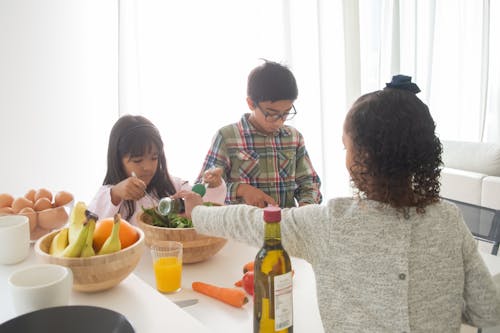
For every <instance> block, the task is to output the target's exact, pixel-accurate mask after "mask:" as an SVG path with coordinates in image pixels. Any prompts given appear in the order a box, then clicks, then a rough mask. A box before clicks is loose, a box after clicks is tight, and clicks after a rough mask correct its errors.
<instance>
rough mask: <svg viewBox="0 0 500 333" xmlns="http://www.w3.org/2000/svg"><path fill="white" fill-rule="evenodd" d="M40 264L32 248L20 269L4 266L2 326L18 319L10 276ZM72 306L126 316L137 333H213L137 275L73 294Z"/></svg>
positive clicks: (0, 277) (0, 288)
mask: <svg viewBox="0 0 500 333" xmlns="http://www.w3.org/2000/svg"><path fill="white" fill-rule="evenodd" d="M37 262H38V260H37V258H36V256H35V254H34V251H33V247H32V248H31V252H30V256H29V257H28V258H27V259H26V260H24V261H23V262H21V263H19V264H16V265H0V281H1V282H0V295H2V296H1V298H0V323H3V322H4V321H7V320H9V319H12V318H14V317H15V316H16V315H15V313H14V307H13V304H12V300H11V296H10V293H9V289H8V282H7V279H8V277H9V275H10V274H11V273H12V272H13V271H15V270H17V269H19V268H21V267H23V266H28V265H30V264H34V263H37ZM70 304H74V305H93V306H100V307H104V308H108V309H111V310H114V311H117V312H119V313H121V314H123V315H124V316H125V317H126V318H127V319H128V320H129V322H130V323H131V324H132V326H133V327H134V329H135V330H136V332H138V333H141V332H144V333H149V332H163V331H165V328H166V327H168V328H169V330H171V331H172V332H211V331H210V330H209V329H208V328H207V327H205V326H204V325H203V324H202V323H200V322H199V321H198V320H196V319H195V318H194V317H192V316H191V315H189V314H188V313H186V312H184V311H183V310H182V309H180V308H179V307H178V306H176V305H175V304H174V303H172V302H171V301H170V300H168V299H167V298H165V297H164V296H163V295H161V294H160V293H158V292H157V291H156V290H155V289H153V288H151V287H150V286H149V285H147V284H146V283H144V281H142V280H141V279H140V278H138V277H137V276H136V275H135V274H131V275H129V276H128V277H127V278H126V279H125V280H123V281H122V282H121V283H120V284H119V285H118V286H116V287H114V288H112V289H109V290H106V291H103V292H98V293H81V292H75V291H73V292H72V294H71V298H70Z"/></svg>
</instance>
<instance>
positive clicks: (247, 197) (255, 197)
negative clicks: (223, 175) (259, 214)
mask: <svg viewBox="0 0 500 333" xmlns="http://www.w3.org/2000/svg"><path fill="white" fill-rule="evenodd" d="M236 196H237V197H241V198H243V201H245V203H246V204H247V205H252V206H256V207H260V208H264V207H267V206H268V205H271V206H276V205H277V203H276V201H275V200H274V199H273V198H272V197H270V196H269V195H267V194H265V193H264V192H262V191H261V190H259V189H258V188H256V187H253V186H252V185H249V184H240V185H238V190H237V193H236Z"/></svg>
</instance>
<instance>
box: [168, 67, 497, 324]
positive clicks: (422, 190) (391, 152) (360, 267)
mask: <svg viewBox="0 0 500 333" xmlns="http://www.w3.org/2000/svg"><path fill="white" fill-rule="evenodd" d="M418 91H419V89H418V87H417V86H416V85H415V84H414V83H411V78H410V77H407V76H395V77H394V78H393V80H392V82H391V83H389V84H388V85H387V87H386V88H385V89H384V90H381V91H376V92H372V93H369V94H366V95H364V96H362V97H360V98H359V99H358V100H357V101H356V102H355V103H354V105H353V106H352V108H351V110H350V111H349V112H348V114H347V116H346V118H345V122H344V133H343V142H344V145H345V149H346V167H347V169H348V170H349V173H350V175H351V179H352V183H353V185H354V186H355V187H356V189H357V195H356V196H355V197H353V198H337V199H332V200H329V201H328V203H327V204H326V205H325V206H320V205H308V206H304V207H298V208H289V209H283V210H282V220H281V236H282V243H283V246H284V248H285V249H286V250H287V252H288V253H289V254H290V255H292V256H295V257H299V258H303V259H305V260H307V261H308V262H309V263H310V264H311V266H312V268H313V270H314V273H315V276H316V286H317V295H318V303H319V310H320V313H321V317H322V321H323V326H324V328H325V332H455V333H458V332H459V331H460V326H461V323H462V322H465V323H467V324H469V325H472V326H476V327H488V326H495V325H498V324H500V274H497V275H495V276H494V277H492V276H491V274H490V273H489V271H488V269H487V267H486V265H485V264H484V262H483V260H482V258H481V255H480V254H479V252H478V249H477V243H476V241H475V240H474V238H473V237H472V235H471V233H470V231H469V229H468V228H467V226H466V224H465V222H464V219H463V217H462V215H461V213H460V211H459V209H458V208H457V207H456V206H455V205H453V204H451V203H448V202H445V201H441V200H440V199H439V176H440V166H441V151H442V147H441V143H440V141H439V139H438V138H437V136H436V134H435V124H434V121H433V119H432V117H431V115H430V113H429V110H428V108H427V106H426V105H425V104H424V103H423V102H422V101H421V100H420V99H419V98H418V97H416V96H415V93H416V92H418ZM175 197H183V198H185V205H186V215H187V216H188V217H191V218H192V219H193V225H194V226H195V227H196V230H198V231H199V232H202V233H204V234H212V235H217V236H222V237H226V238H234V239H236V240H238V241H242V242H246V243H248V244H251V245H254V246H257V247H258V246H260V245H261V244H260V243H261V240H262V239H263V237H264V236H263V227H262V214H263V212H262V209H259V208H256V207H250V206H245V205H234V206H227V207H220V208H214V209H209V208H208V207H203V206H202V205H201V203H202V200H201V198H200V196H199V195H197V194H196V193H193V192H184V191H181V192H179V193H178V194H177V195H176V196H175ZM270 265H271V266H272V265H273V263H271V264H270Z"/></svg>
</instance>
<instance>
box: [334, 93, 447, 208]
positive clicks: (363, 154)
mask: <svg viewBox="0 0 500 333" xmlns="http://www.w3.org/2000/svg"><path fill="white" fill-rule="evenodd" d="M435 128H436V126H435V123H434V120H433V119H432V117H431V114H430V112H429V109H428V107H427V105H425V104H424V103H423V102H422V101H421V100H420V99H419V98H418V97H417V96H416V95H415V94H414V93H412V92H409V91H405V90H401V89H392V88H385V89H384V90H381V91H375V92H372V93H369V94H366V95H363V96H361V97H360V98H358V100H357V101H356V102H355V103H354V104H353V106H352V108H351V109H350V110H349V112H348V114H347V116H346V119H345V123H344V133H346V134H347V135H348V136H349V138H350V139H351V142H352V146H353V164H352V166H351V168H350V170H349V171H350V174H351V179H352V182H353V183H354V185H355V186H356V187H357V190H358V191H359V192H358V194H359V195H360V196H362V197H363V196H365V197H367V198H369V199H373V200H377V201H380V202H384V203H387V204H389V205H391V206H392V207H395V208H405V207H417V211H419V212H423V211H424V210H425V209H424V207H425V206H427V205H429V204H431V203H434V202H437V201H438V200H439V190H440V183H439V177H440V173H441V168H440V166H441V164H442V161H441V153H442V145H441V142H440V141H439V138H438V137H437V136H436V134H435Z"/></svg>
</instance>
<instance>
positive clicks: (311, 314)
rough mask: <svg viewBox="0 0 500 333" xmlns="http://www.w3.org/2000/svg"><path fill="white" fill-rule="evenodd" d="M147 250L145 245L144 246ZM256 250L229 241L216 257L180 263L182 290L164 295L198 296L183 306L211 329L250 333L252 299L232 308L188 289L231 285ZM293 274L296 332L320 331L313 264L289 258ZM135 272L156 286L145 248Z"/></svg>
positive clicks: (169, 296) (239, 275) (294, 323)
mask: <svg viewBox="0 0 500 333" xmlns="http://www.w3.org/2000/svg"><path fill="white" fill-rule="evenodd" d="M146 249H147V248H146ZM257 251H258V249H257V248H254V247H250V246H247V245H245V244H242V243H237V242H234V241H228V242H227V244H226V245H225V246H224V247H223V248H222V250H221V251H219V252H218V253H217V254H216V255H215V256H213V257H212V258H210V259H209V260H206V261H204V262H201V263H196V264H185V265H184V266H183V275H182V290H181V291H179V292H178V293H176V294H170V295H165V297H167V298H169V299H171V300H174V301H177V300H182V299H190V298H197V299H199V302H198V304H196V305H192V306H189V307H185V308H183V309H184V310H185V311H186V312H187V313H189V314H191V315H192V316H193V317H194V318H196V319H198V320H199V321H200V322H202V323H203V324H204V325H205V326H206V327H208V328H210V329H211V330H212V331H213V332H251V331H252V327H253V300H252V298H251V297H249V302H248V303H247V304H245V305H244V306H243V307H242V308H235V307H232V306H230V305H227V304H225V303H222V302H220V301H217V300H214V299H212V298H210V297H208V296H205V295H202V294H200V293H197V292H195V291H193V290H192V289H191V283H192V282H193V281H203V282H207V283H211V284H215V285H218V286H222V287H233V286H234V282H236V281H238V280H239V279H241V278H242V276H243V271H242V270H243V265H244V264H245V263H247V262H249V261H252V260H254V258H255V255H256V254H257ZM291 260H292V267H293V269H294V272H295V274H294V277H293V306H294V308H293V313H294V318H293V320H294V322H293V326H294V331H295V332H314V333H322V332H324V330H323V325H322V323H321V318H320V315H319V309H318V302H317V298H316V283H315V278H314V273H313V270H312V267H311V265H310V264H309V263H307V262H306V261H304V260H302V259H297V258H293V257H292V258H291ZM134 273H135V274H136V275H137V276H139V277H140V278H141V279H143V280H144V281H145V282H146V283H147V284H149V285H150V286H151V287H153V288H155V278H154V275H153V267H152V260H151V256H150V253H149V251H146V252H145V254H144V256H143V257H142V260H141V261H140V262H139V264H138V266H137V268H136V270H135V271H134Z"/></svg>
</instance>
